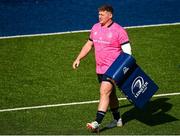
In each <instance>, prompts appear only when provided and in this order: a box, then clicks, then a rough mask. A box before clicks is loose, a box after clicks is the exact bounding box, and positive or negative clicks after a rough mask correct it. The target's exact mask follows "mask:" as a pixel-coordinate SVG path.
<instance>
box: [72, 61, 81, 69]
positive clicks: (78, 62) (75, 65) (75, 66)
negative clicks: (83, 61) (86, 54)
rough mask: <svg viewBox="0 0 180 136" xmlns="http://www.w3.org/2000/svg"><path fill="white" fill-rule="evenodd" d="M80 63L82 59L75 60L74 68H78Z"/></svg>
mask: <svg viewBox="0 0 180 136" xmlns="http://www.w3.org/2000/svg"><path fill="white" fill-rule="evenodd" d="M79 64H80V60H79V59H76V60H75V61H74V62H73V69H77V68H78V67H79Z"/></svg>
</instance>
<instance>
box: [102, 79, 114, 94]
mask: <svg viewBox="0 0 180 136" xmlns="http://www.w3.org/2000/svg"><path fill="white" fill-rule="evenodd" d="M112 88H113V85H112V84H111V83H110V82H107V81H103V82H102V83H101V87H100V94H101V95H108V96H110V94H111V93H112Z"/></svg>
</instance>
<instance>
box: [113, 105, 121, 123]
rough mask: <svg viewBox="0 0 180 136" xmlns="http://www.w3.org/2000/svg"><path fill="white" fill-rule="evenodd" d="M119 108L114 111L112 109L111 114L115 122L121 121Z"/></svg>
mask: <svg viewBox="0 0 180 136" xmlns="http://www.w3.org/2000/svg"><path fill="white" fill-rule="evenodd" d="M118 109H119V107H118V108H114V109H111V112H112V114H113V117H114V119H115V120H117V121H118V120H119V119H120V113H119V110H118Z"/></svg>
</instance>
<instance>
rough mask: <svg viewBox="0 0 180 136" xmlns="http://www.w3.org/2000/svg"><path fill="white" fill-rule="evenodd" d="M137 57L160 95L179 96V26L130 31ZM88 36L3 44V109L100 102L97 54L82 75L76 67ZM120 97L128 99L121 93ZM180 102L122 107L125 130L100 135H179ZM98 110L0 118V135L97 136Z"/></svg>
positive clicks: (73, 109) (156, 101)
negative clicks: (92, 124) (91, 126)
mask: <svg viewBox="0 0 180 136" xmlns="http://www.w3.org/2000/svg"><path fill="white" fill-rule="evenodd" d="M127 31H128V34H129V37H130V41H131V45H132V51H133V56H134V57H135V58H136V60H137V63H138V64H139V65H140V66H141V67H142V68H143V70H144V71H145V72H146V73H147V74H148V75H149V76H150V77H151V78H152V79H153V80H154V81H155V82H156V83H157V84H158V86H159V90H158V92H157V94H164V93H174V92H180V47H179V46H180V38H179V36H180V25H174V26H162V27H148V28H133V29H128V30H127ZM88 36H89V33H73V34H62V35H52V36H38V37H24V38H13V39H1V40H0V109H7V108H16V107H27V106H37V105H47V104H57V103H71V102H81V101H91V100H98V99H99V84H98V82H97V77H96V74H95V61H94V54H93V50H92V52H91V53H89V55H88V56H87V57H86V58H85V59H84V60H83V61H82V62H81V64H80V67H79V69H78V70H73V69H72V62H73V61H74V59H75V58H76V56H77V55H78V53H79V51H80V49H81V48H82V46H83V44H84V43H85V42H86V40H87V39H88ZM117 95H118V97H124V96H123V94H122V93H121V92H120V91H118V90H117ZM179 98H180V96H166V97H158V98H153V99H152V100H151V102H150V103H149V104H148V105H147V109H146V110H145V111H139V110H137V109H136V108H134V106H133V105H132V104H130V103H129V102H128V101H120V111H121V115H122V117H123V120H124V122H125V125H124V127H122V128H113V129H108V130H106V129H103V128H104V126H105V125H106V124H107V123H108V122H109V121H110V120H111V118H112V117H111V114H110V113H109V112H108V113H107V114H106V117H105V120H104V122H103V124H102V125H101V128H102V131H101V133H100V134H103V135H106V134H116V135H128V134H147V135H151V134H162V135H164V134H168V135H169V134H180V130H179V126H180V121H179V120H180V106H179V104H180V103H179ZM96 110H97V103H96V104H86V105H74V106H64V107H52V108H44V109H32V110H22V111H11V112H0V134H24V135H25V134H43V135H44V134H76V135H80V134H84V135H85V134H86V135H90V134H94V133H90V132H88V131H87V130H86V127H85V125H86V123H87V122H89V121H92V120H93V119H94V117H95V113H96Z"/></svg>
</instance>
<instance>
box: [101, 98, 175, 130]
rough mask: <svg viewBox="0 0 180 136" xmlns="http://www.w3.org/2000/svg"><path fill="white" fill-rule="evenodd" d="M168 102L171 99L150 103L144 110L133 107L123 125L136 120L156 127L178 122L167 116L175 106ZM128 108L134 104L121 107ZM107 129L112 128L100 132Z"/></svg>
mask: <svg viewBox="0 0 180 136" xmlns="http://www.w3.org/2000/svg"><path fill="white" fill-rule="evenodd" d="M168 100H169V98H159V99H156V100H154V101H151V102H149V103H148V104H147V105H146V107H145V109H143V110H140V109H137V108H135V107H133V108H132V109H130V110H129V111H127V112H125V113H124V114H123V115H122V120H123V124H124V125H125V124H126V123H128V122H129V121H131V120H134V119H136V120H138V121H140V122H142V123H144V124H146V125H149V126H156V125H160V124H164V123H168V122H173V121H177V120H178V119H177V118H175V117H173V116H171V115H169V114H167V112H168V111H170V110H171V108H172V106H173V105H172V104H170V103H168V102H167V101H168ZM128 106H132V104H128V105H125V106H121V107H120V108H125V107H128ZM107 129H111V128H107V127H104V128H102V129H101V130H100V132H102V131H105V130H107Z"/></svg>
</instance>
